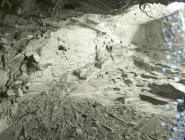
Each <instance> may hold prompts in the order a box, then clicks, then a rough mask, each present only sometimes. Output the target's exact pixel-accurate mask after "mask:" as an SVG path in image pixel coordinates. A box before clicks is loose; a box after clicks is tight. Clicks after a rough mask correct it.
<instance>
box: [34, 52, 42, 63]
mask: <svg viewBox="0 0 185 140" xmlns="http://www.w3.org/2000/svg"><path fill="white" fill-rule="evenodd" d="M33 59H34V60H35V62H37V63H38V62H39V61H40V56H39V54H38V53H33Z"/></svg>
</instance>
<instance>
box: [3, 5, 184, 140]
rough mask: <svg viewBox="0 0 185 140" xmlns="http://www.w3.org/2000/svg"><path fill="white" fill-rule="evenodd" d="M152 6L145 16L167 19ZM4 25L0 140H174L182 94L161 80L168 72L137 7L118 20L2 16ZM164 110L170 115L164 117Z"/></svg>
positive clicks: (160, 40) (171, 83) (167, 78)
mask: <svg viewBox="0 0 185 140" xmlns="http://www.w3.org/2000/svg"><path fill="white" fill-rule="evenodd" d="M150 6H151V7H152V8H151V9H149V8H146V10H147V12H148V14H150V15H152V16H153V17H155V18H157V19H163V17H164V16H166V15H168V14H170V13H169V12H168V10H167V8H166V7H165V6H162V5H157V4H154V5H150ZM152 9H153V10H152ZM159 10H160V11H163V12H161V13H160V14H159V13H158V11H159ZM10 18H14V19H15V20H14V21H11V22H10V20H9V19H10ZM60 19H64V18H63V17H62V15H61V17H60ZM1 24H2V25H3V26H1V27H0V30H1V35H0V36H1V44H2V45H1V53H0V55H1V60H2V62H1V63H2V70H1V71H2V75H6V74H7V76H8V78H7V79H6V76H4V77H5V78H4V79H3V80H4V81H6V80H7V83H6V88H4V89H3V91H2V92H4V94H2V96H4V98H2V100H1V104H0V106H1V108H0V118H1V120H0V132H1V133H0V134H1V136H0V140H24V139H25V140H51V139H53V140H87V139H88V140H121V139H123V140H150V139H155V140H165V139H167V137H169V136H170V135H171V133H172V132H171V130H170V129H171V125H172V124H173V123H175V122H174V120H173V115H174V109H175V106H176V99H178V98H181V97H182V96H183V93H182V92H181V91H179V90H178V89H176V88H175V82H174V80H173V77H172V74H171V73H170V72H169V73H168V74H166V75H163V74H162V73H161V68H162V67H163V66H170V64H169V63H168V62H167V61H166V60H165V53H164V50H163V47H164V46H165V41H164V38H163V37H162V36H158V35H159V33H160V26H159V25H158V24H159V23H158V21H154V19H152V18H150V17H148V16H147V15H146V14H145V13H143V12H142V11H140V9H139V6H138V5H136V6H134V7H132V8H130V9H129V10H128V11H127V13H124V14H122V13H121V12H120V14H119V15H117V16H109V15H106V16H105V15H97V14H96V15H95V14H85V15H81V14H80V13H79V15H78V17H76V18H74V17H72V18H68V19H67V20H58V19H56V18H44V19H41V20H38V19H34V18H33V19H24V18H21V17H17V16H11V15H7V16H6V17H5V18H4V19H3V20H2V23H1ZM5 25H6V26H5ZM151 26H152V27H153V28H152V27H151ZM154 27H155V28H154ZM156 43H158V44H157V45H156ZM156 47H158V48H157V49H156ZM147 49H149V50H150V51H147ZM179 73H182V71H181V69H180V70H179ZM0 84H1V83H0ZM2 85H3V83H2ZM7 94H8V96H7ZM169 102H170V103H171V104H172V105H173V107H174V108H173V109H169V110H165V109H164V105H165V104H167V103H169ZM163 120H165V121H166V122H167V126H165V127H162V126H161V124H160V122H161V121H163Z"/></svg>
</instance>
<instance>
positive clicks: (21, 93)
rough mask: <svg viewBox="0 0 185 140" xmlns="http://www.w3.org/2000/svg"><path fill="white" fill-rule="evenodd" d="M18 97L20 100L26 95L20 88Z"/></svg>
mask: <svg viewBox="0 0 185 140" xmlns="http://www.w3.org/2000/svg"><path fill="white" fill-rule="evenodd" d="M16 96H17V97H20V98H21V97H23V96H24V93H23V91H22V89H21V88H18V90H17V94H16Z"/></svg>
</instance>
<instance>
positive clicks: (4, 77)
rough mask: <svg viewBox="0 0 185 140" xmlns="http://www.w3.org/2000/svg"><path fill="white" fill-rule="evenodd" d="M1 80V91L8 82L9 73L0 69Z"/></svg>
mask: <svg viewBox="0 0 185 140" xmlns="http://www.w3.org/2000/svg"><path fill="white" fill-rule="evenodd" d="M0 78H1V80H0V89H3V88H4V87H5V85H6V82H7V81H8V76H7V73H6V72H5V71H4V70H3V68H0Z"/></svg>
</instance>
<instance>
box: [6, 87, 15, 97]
mask: <svg viewBox="0 0 185 140" xmlns="http://www.w3.org/2000/svg"><path fill="white" fill-rule="evenodd" d="M7 95H8V96H15V92H14V91H13V90H11V89H10V90H8V91H7Z"/></svg>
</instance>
